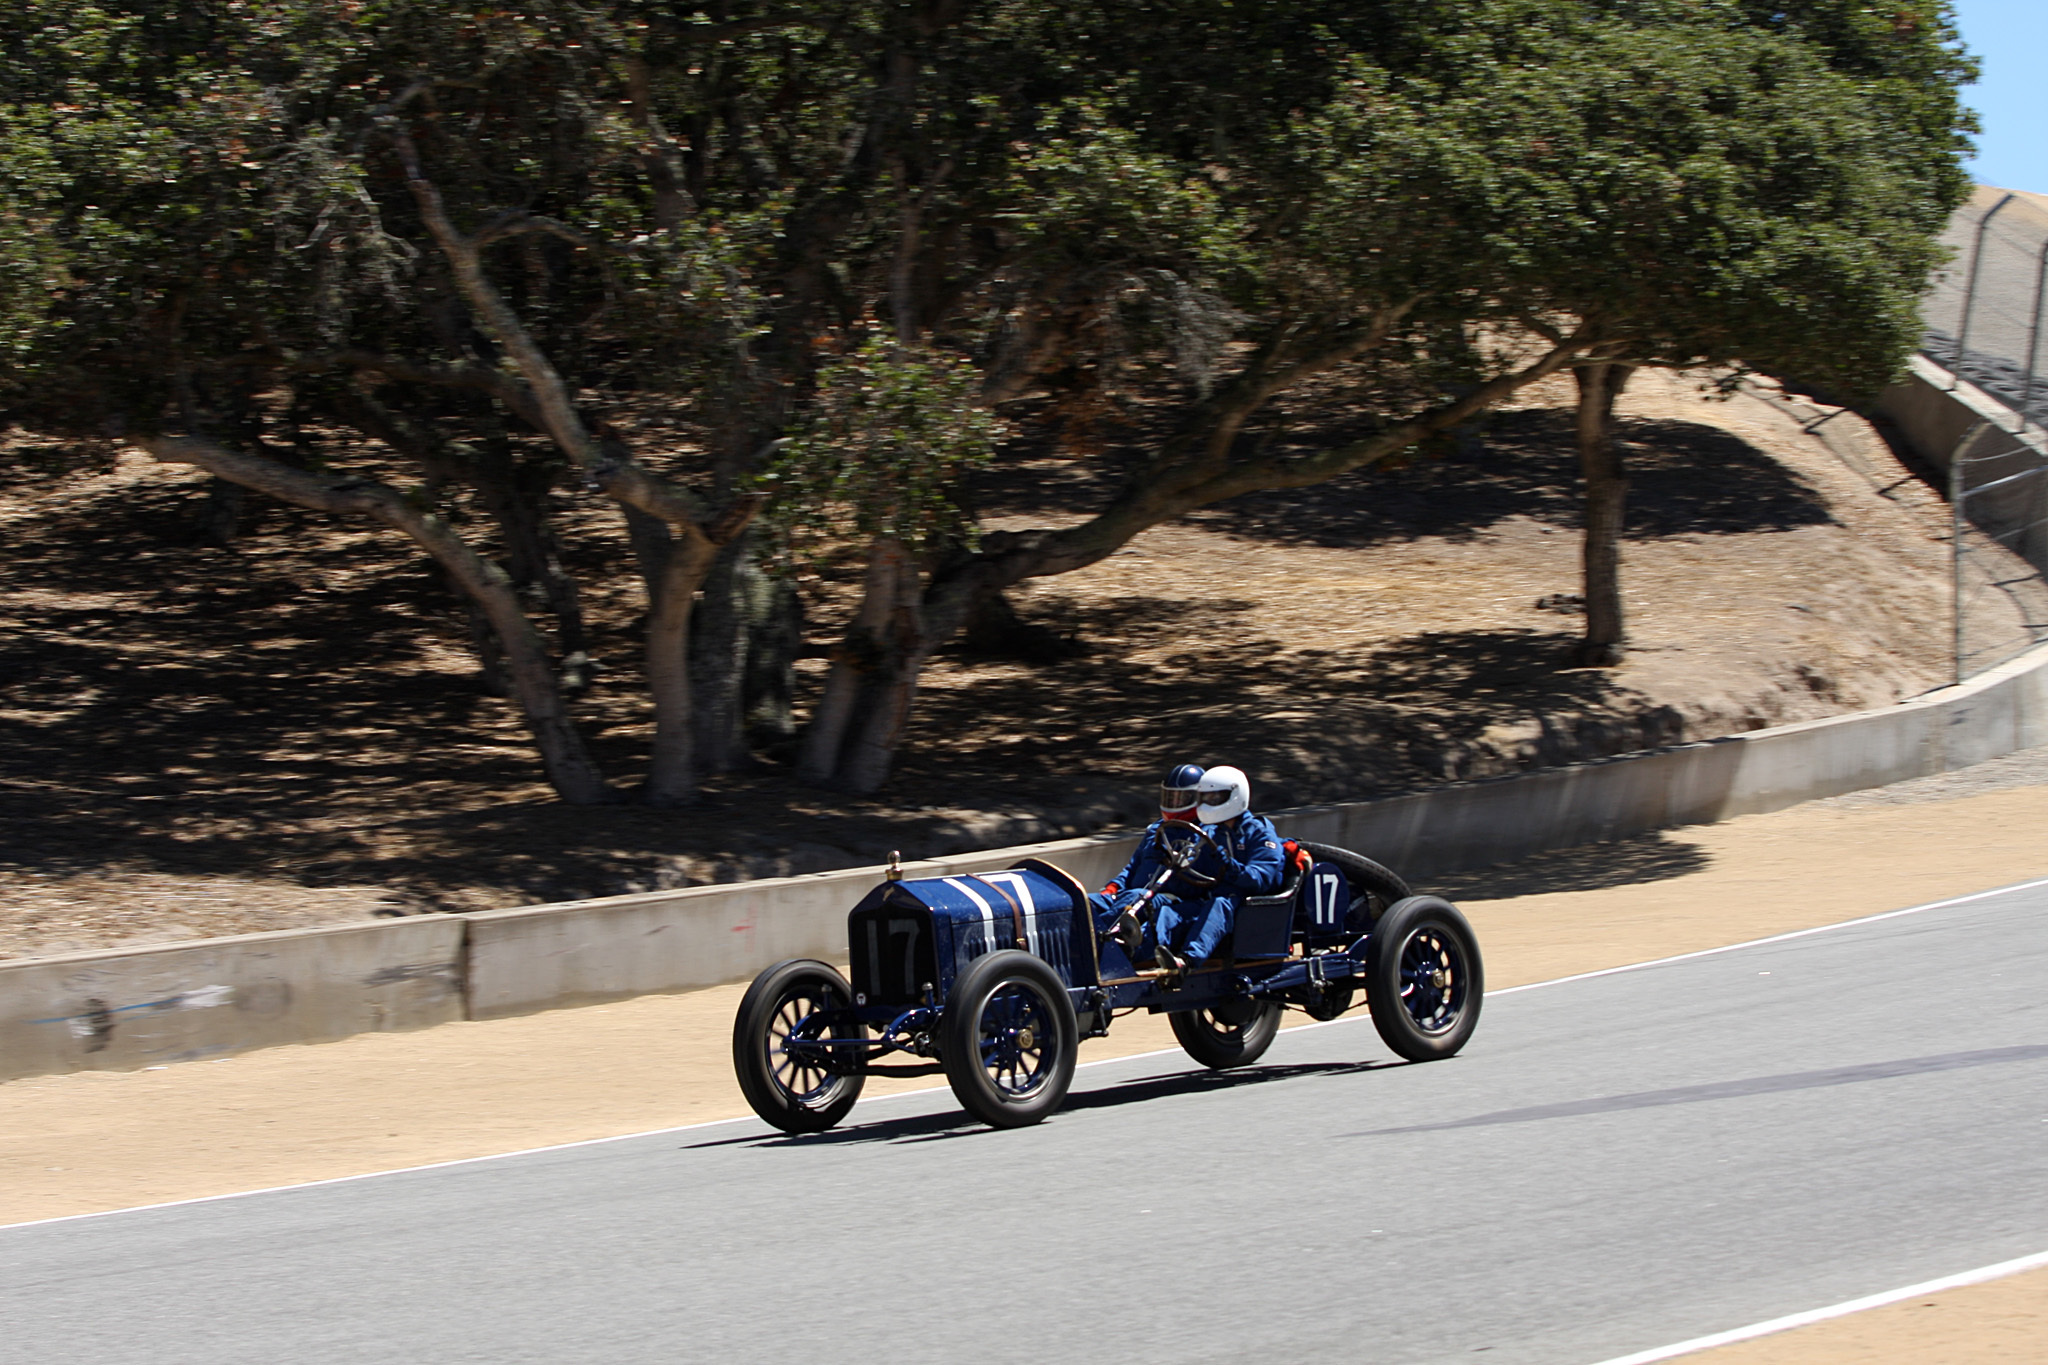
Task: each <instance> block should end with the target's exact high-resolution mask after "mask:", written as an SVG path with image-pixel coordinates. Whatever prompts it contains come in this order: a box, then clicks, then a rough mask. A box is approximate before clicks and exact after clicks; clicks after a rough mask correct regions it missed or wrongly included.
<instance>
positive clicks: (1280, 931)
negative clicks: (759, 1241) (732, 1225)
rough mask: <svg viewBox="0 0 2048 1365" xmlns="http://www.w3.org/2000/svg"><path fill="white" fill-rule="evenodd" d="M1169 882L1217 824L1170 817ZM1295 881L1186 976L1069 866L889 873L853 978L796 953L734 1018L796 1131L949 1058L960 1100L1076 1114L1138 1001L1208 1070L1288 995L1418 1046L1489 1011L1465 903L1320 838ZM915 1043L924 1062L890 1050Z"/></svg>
mask: <svg viewBox="0 0 2048 1365" xmlns="http://www.w3.org/2000/svg"><path fill="white" fill-rule="evenodd" d="M1160 828H1161V836H1160V837H1161V842H1162V844H1163V845H1164V846H1165V848H1166V851H1167V858H1166V866H1165V867H1163V868H1162V869H1161V872H1160V876H1159V878H1158V879H1157V880H1156V881H1155V883H1154V886H1155V888H1156V887H1157V886H1158V885H1159V884H1161V883H1162V882H1164V881H1166V879H1168V878H1178V881H1177V882H1176V883H1175V884H1176V885H1177V886H1186V885H1188V884H1189V883H1190V882H1200V881H1202V880H1204V879H1203V878H1201V877H1200V876H1199V875H1198V874H1196V873H1194V872H1193V866H1194V864H1195V862H1196V860H1197V859H1198V857H1199V856H1200V854H1201V852H1202V848H1203V845H1204V844H1206V843H1207V841H1208V836H1207V835H1206V834H1205V833H1204V832H1203V831H1202V829H1201V827H1200V826H1198V825H1193V824H1184V823H1182V822H1179V821H1166V822H1163V823H1162V825H1161V827H1160ZM1298 847H1299V848H1300V849H1301V850H1302V852H1303V854H1304V855H1305V856H1303V857H1300V858H1297V859H1294V860H1292V861H1291V863H1290V866H1289V869H1288V874H1287V880H1286V882H1285V883H1284V884H1283V885H1282V886H1281V888H1280V890H1279V891H1278V892H1277V893H1276V894H1274V895H1271V896H1255V897H1251V898H1249V899H1247V900H1246V901H1245V902H1244V904H1243V906H1242V908H1241V909H1240V910H1239V912H1238V915H1237V921H1236V924H1235V925H1234V927H1233V929H1232V936H1231V941H1230V942H1229V943H1228V944H1226V946H1225V950H1224V951H1223V952H1221V953H1219V954H1218V955H1217V956H1216V957H1215V958H1214V959H1212V960H1210V961H1208V962H1204V963H1198V964H1196V965H1195V966H1194V967H1193V968H1192V969H1190V970H1187V971H1185V972H1166V971H1160V970H1157V969H1154V968H1152V967H1150V966H1149V965H1148V966H1146V967H1142V968H1141V967H1138V966H1137V965H1135V964H1133V963H1132V962H1131V960H1130V959H1129V958H1128V957H1126V956H1125V954H1124V950H1123V948H1122V947H1121V946H1120V945H1119V944H1118V943H1117V941H1116V940H1115V939H1114V938H1111V937H1107V936H1101V937H1098V935H1097V933H1096V928H1095V919H1094V916H1093V915H1092V914H1091V913H1090V907H1089V900H1088V894H1087V891H1086V890H1085V889H1084V888H1083V887H1082V885H1081V884H1080V882H1078V881H1077V880H1075V879H1074V878H1073V877H1071V876H1069V875H1068V874H1067V873H1066V872H1064V871H1062V870H1061V869H1059V868H1057V867H1055V866H1053V865H1052V864H1050V863H1047V862H1042V861H1040V860H1038V859H1035V858H1027V859H1025V860H1024V861H1022V862H1020V863H1018V864H1016V865H1015V866H1014V867H1012V868H1010V869H1009V870H1007V871H1003V872H984V873H978V874H973V875H966V874H963V875H958V876H951V877H929V878H915V879H899V876H898V874H894V873H893V872H892V874H891V876H890V878H889V879H888V880H885V881H884V882H883V883H882V884H881V885H880V886H877V887H876V888H875V889H874V890H873V891H871V892H869V893H868V894H867V895H866V896H865V897H863V898H862V899H861V902H860V904H858V905H856V906H855V907H854V908H853V911H852V913H851V914H849V915H848V917H847V934H848V948H849V958H850V961H851V964H852V978H853V979H852V980H851V981H849V980H847V978H846V977H844V976H842V975H840V974H839V972H838V971H837V970H835V969H834V968H832V967H831V966H829V965H827V964H826V963H823V962H818V961H813V960H809V959H799V960H795V961H789V962H781V963H777V964H776V965H775V966H773V967H770V968H768V969H767V970H766V971H764V972H762V973H761V974H760V975H759V976H758V977H756V978H755V979H754V983H753V985H752V986H750V987H748V989H747V993H746V996H745V997H744V998H743V999H742V1000H741V1001H740V1008H739V1015H738V1018H737V1019H735V1020H734V1023H733V1042H732V1050H733V1067H734V1070H735V1071H736V1072H737V1073H738V1075H739V1082H740V1088H741V1090H742V1091H744V1092H745V1094H746V1097H747V1102H748V1103H749V1104H751V1105H752V1106H753V1107H754V1112H756V1113H757V1114H759V1115H760V1116H761V1117H762V1118H763V1119H765V1120H767V1121H768V1122H769V1123H771V1124H774V1125H775V1126H776V1127H777V1128H781V1129H783V1130H784V1131H786V1132H792V1133H812V1132H819V1131H822V1130H824V1129H826V1128H830V1127H831V1126H832V1125H833V1124H835V1123H837V1122H839V1120H840V1119H842V1118H844V1117H845V1116H846V1113H847V1111H848V1110H849V1109H851V1108H852V1107H853V1102H854V1101H855V1100H856V1099H857V1098H859V1096H860V1091H861V1085H862V1083H863V1081H864V1079H865V1078H866V1077H868V1076H871V1075H917V1074H926V1073H937V1072H940V1071H943V1072H944V1074H945V1076H946V1079H947V1081H948V1082H949V1083H950V1084H951V1085H952V1088H953V1093H954V1094H955V1095H956V1096H958V1098H959V1100H960V1104H961V1106H962V1107H963V1108H965V1109H966V1110H967V1112H968V1113H970V1114H972V1115H973V1116H974V1117H976V1118H978V1119H980V1120H982V1121H983V1122H985V1123H989V1124H993V1125H995V1126H996V1127H999V1128H1012V1127H1019V1126H1021V1125H1024V1124H1028V1123H1036V1122H1038V1121H1039V1120H1040V1119H1042V1118H1044V1117H1045V1116H1046V1115H1047V1114H1049V1113H1051V1112H1052V1111H1053V1110H1054V1109H1057V1108H1058V1107H1059V1105H1060V1102H1061V1101H1062V1100H1063V1099H1064V1098H1065V1097H1066V1093H1067V1086H1068V1085H1069V1083H1070V1082H1071V1081H1072V1080H1073V1075H1074V1058H1075V1052H1076V1049H1077V1047H1078V1045H1079V1043H1080V1041H1081V1040H1082V1039H1083V1038H1098V1037H1101V1036H1103V1035H1104V1034H1106V1033H1107V1032H1108V1031H1109V1026H1110V1021H1111V1020H1112V1018H1114V1017H1115V1016H1116V1015H1117V1014H1118V1013H1120V1012H1126V1011H1130V1010H1136V1009H1143V1010H1148V1011H1150V1012H1152V1013H1155V1014H1157V1013H1164V1014H1166V1015H1167V1017H1168V1020H1169V1022H1170V1023H1171V1024H1172V1026H1173V1032H1174V1036H1175V1037H1176V1038H1177V1039H1179V1040H1180V1044H1181V1046H1182V1047H1184V1048H1186V1049H1187V1052H1188V1055H1189V1056H1191V1057H1193V1058H1194V1059H1195V1060H1196V1061H1198V1062H1200V1063H1202V1065H1204V1066H1208V1067H1231V1066H1243V1065H1245V1064H1246V1063H1249V1062H1252V1061H1255V1060H1257V1058H1258V1057H1259V1056H1260V1054H1262V1053H1263V1052H1265V1050H1266V1048H1267V1047H1268V1046H1269V1045H1270V1044H1271V1043H1272V1041H1273V1038H1274V1035H1275V1034H1276V1033H1278V1032H1279V1028H1280V1016H1281V1014H1282V1012H1283V1011H1284V1010H1286V1009H1287V1008H1289V1007H1293V1008H1296V1009H1301V1010H1305V1011H1307V1012H1308V1013H1309V1014H1310V1015H1312V1016H1314V1017H1315V1018H1317V1019H1335V1018H1336V1017H1337V1016H1338V1015H1340V1014H1342V1013H1344V1011H1345V1010H1347V1009H1349V1008H1351V1007H1352V1005H1353V1004H1354V1003H1355V1001H1356V999H1357V995H1358V993H1359V992H1360V991H1361V990H1363V992H1364V994H1365V998H1366V1003H1367V1005H1368V1006H1369V1007H1370V1009H1371V1012H1372V1019H1373V1023H1374V1025H1375V1026H1376V1027H1377V1028H1378V1029H1379V1033H1380V1037H1381V1038H1383V1039H1385V1040H1386V1043H1387V1046H1388V1047H1390V1048H1392V1049H1393V1050H1394V1051H1395V1052H1396V1053H1398V1054H1400V1055H1401V1056H1403V1057H1406V1058H1408V1059H1409V1060H1411V1061H1418V1062H1420V1061H1430V1060H1433V1059H1435V1058H1439V1057H1448V1056H1450V1055H1452V1054H1453V1053H1455V1052H1457V1051H1458V1049H1459V1048H1461V1047H1463V1046H1464V1045H1465V1040H1466V1039H1468V1038H1470V1037H1471V1036H1472V1029H1473V1027H1474V1026H1475V1025H1476V1024H1477V1023H1478V1022H1479V1005H1480V999H1481V996H1482V994H1483V992H1484V976H1483V970H1482V968H1481V965H1480V960H1479V944H1478V941H1477V940H1476V939H1475V938H1474V937H1473V934H1472V928H1471V926H1470V925H1469V924H1468V923H1466V921H1465V917H1464V916H1463V915H1461V914H1459V913H1458V911H1457V909H1456V907H1454V906H1452V905H1451V904H1450V903H1449V902H1448V901H1444V900H1441V899H1439V898H1437V897H1435V896H1418V895H1414V894H1413V893H1412V892H1411V891H1410V890H1409V888H1408V885H1407V883H1406V882H1404V881H1402V880H1401V879H1400V878H1399V877H1397V876H1395V875H1394V874H1393V873H1392V872H1390V871H1388V870H1387V869H1386V868H1384V867H1382V866H1380V865H1379V864H1378V863H1376V862H1373V861H1372V860H1371V859H1369V858H1365V857H1362V856H1360V855H1359V854H1356V853H1352V852H1350V851H1348V850H1345V849H1340V848H1332V847H1329V846H1327V845H1323V844H1314V843H1306V842H1304V843H1301V844H1299V845H1298ZM897 1054H902V1055H903V1056H904V1057H905V1058H909V1059H916V1060H915V1061H914V1062H912V1063H911V1064H910V1065H907V1066H906V1065H890V1064H888V1063H886V1062H884V1061H883V1060H882V1059H884V1058H890V1057H893V1056H896V1055H897Z"/></svg>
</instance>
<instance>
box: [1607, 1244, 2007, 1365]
mask: <svg viewBox="0 0 2048 1365" xmlns="http://www.w3.org/2000/svg"><path fill="white" fill-rule="evenodd" d="M2044 1267H2048V1251H2042V1252H2037V1253H2035V1254H2034V1255H2032V1256H2021V1257H2019V1258H2018V1259H2017V1260H2011V1261H2000V1262H1999V1263H1998V1264H1997V1265H1987V1266H1979V1267H1978V1268H1977V1269H1975V1270H1965V1271H1963V1272H1962V1273H1961V1274H1959V1275H1944V1276H1942V1277H1941V1278H1940V1279H1938V1280H1922V1281H1921V1282H1920V1283H1919V1284H1909V1285H1907V1286H1906V1287H1905V1288H1903V1289H1887V1290H1886V1291H1885V1292H1884V1293H1882V1294H1869V1295H1865V1296H1864V1297H1863V1298H1860V1299H1850V1300H1849V1301H1848V1302H1846V1303H1837V1304H1830V1305H1829V1306H1828V1307H1826V1308H1814V1309H1809V1310H1808V1311H1807V1312H1804V1313H1789V1314H1787V1315H1786V1316H1784V1317H1782V1318H1772V1319H1771V1320H1770V1321H1769V1322H1753V1323H1751V1324H1750V1325H1749V1326H1747V1327H1736V1328H1733V1329H1731V1330H1729V1331H1726V1332H1716V1333H1714V1335H1712V1336H1710V1337H1694V1338H1693V1339H1692V1340H1691V1341H1679V1342H1673V1343H1672V1344H1671V1345H1669V1346H1659V1347H1656V1348H1655V1349H1653V1350H1648V1351H1637V1352H1636V1353H1635V1354H1634V1355H1632V1356H1616V1357H1614V1358H1613V1359H1612V1360H1603V1361H1601V1362H1599V1365H1650V1362H1651V1361H1654V1360H1670V1359H1671V1358H1672V1357H1674V1356H1686V1355H1691V1354H1693V1353H1694V1352H1695V1351H1711V1350H1713V1349H1714V1348H1715V1347H1716V1346H1732V1345H1733V1344H1735V1343H1736V1342H1738V1341H1750V1340H1753V1339H1754V1338H1756V1337H1767V1336H1771V1335H1773V1334H1775V1333H1778V1332H1789V1331H1791V1330H1792V1329H1793V1328H1795V1327H1806V1326H1810V1325H1811V1324H1813V1323H1816V1322H1826V1321H1827V1320H1828V1319H1829V1318H1845V1317H1848V1316H1849V1315H1850V1314H1851V1313H1861V1312H1862V1311H1864V1310H1865V1309H1866V1308H1882V1307H1884V1306H1885V1305H1886V1304H1888V1303H1899V1302H1902V1301H1904V1300H1906V1299H1916V1298H1919V1297H1920V1296H1921V1295H1922V1294H1939V1293H1940V1292H1941V1291H1942V1290H1944V1289H1961V1288H1962V1287H1963V1286H1964V1285H1966V1284H1983V1283H1984V1282H1985V1281H1986V1280H2002V1279H2004V1278H2005V1277H2006V1276H2008V1275H2018V1274H2020V1273H2021V1272H2022V1271H2027V1270H2040V1269H2043V1268H2044Z"/></svg>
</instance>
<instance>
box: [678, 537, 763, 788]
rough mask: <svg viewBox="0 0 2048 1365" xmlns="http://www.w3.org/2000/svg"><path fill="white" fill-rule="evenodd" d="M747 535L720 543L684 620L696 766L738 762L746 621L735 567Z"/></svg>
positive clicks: (748, 550) (747, 549)
mask: <svg viewBox="0 0 2048 1365" xmlns="http://www.w3.org/2000/svg"><path fill="white" fill-rule="evenodd" d="M752 540H753V537H751V536H745V535H743V536H741V537H739V538H738V539H737V540H734V541H733V542H732V543H731V544H729V545H725V546H723V547H721V548H720V549H719V551H718V554H717V556H716V557H715V558H714V559H713V560H712V562H711V569H710V572H709V573H707V574H706V575H705V577H704V589H703V591H702V592H700V593H699V594H698V595H697V606H696V611H695V612H694V613H693V616H692V620H691V622H690V684H691V687H692V689H693V705H694V706H695V709H696V726H697V755H696V761H697V768H698V771H699V772H702V773H723V772H731V771H733V770H734V769H735V768H739V767H742V766H744V764H745V762H746V757H747V748H746V736H745V734H744V733H743V730H742V724H741V722H742V714H741V712H742V707H743V703H742V701H741V689H742V686H743V680H744V678H745V674H746V663H747V621H746V617H745V613H744V611H743V604H742V603H741V601H740V596H739V587H740V576H741V570H742V568H743V567H744V565H745V563H746V560H747V558H748V556H749V555H750V554H752V552H753V547H752Z"/></svg>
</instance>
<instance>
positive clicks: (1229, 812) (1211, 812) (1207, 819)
mask: <svg viewBox="0 0 2048 1365" xmlns="http://www.w3.org/2000/svg"><path fill="white" fill-rule="evenodd" d="M1195 790H1196V791H1197V792H1200V793H1201V798H1200V799H1201V804H1200V805H1198V806H1197V807H1195V817H1196V818H1197V819H1199V820H1200V821H1201V822H1202V823H1203V824H1205V825H1220V824H1222V823H1223V822H1224V821H1225V820H1235V819H1236V818H1237V817H1238V816H1240V815H1243V814H1244V813H1245V812H1246V811H1248V810H1250V809H1251V808H1252V780H1251V779H1250V778H1249V777H1246V776H1245V775H1244V774H1243V773H1242V772H1240V771H1239V770H1238V769H1236V768H1233V767H1230V766H1229V765H1228V764H1226V765H1224V766H1223V767H1220V768H1210V769H1209V770H1208V771H1206V772H1204V773H1203V774H1202V780H1201V781H1200V782H1197V783H1196V784H1195Z"/></svg>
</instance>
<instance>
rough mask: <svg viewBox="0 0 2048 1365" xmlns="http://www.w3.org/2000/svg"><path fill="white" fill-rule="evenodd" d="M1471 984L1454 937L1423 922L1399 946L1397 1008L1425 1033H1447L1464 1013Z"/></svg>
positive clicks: (1462, 956)
mask: <svg viewBox="0 0 2048 1365" xmlns="http://www.w3.org/2000/svg"><path fill="white" fill-rule="evenodd" d="M1470 987H1471V978H1470V971H1469V968H1468V967H1467V965H1466V962H1465V950H1464V948H1463V947H1462V946H1461V945H1460V944H1459V942H1458V940H1457V937H1456V936H1455V935H1453V934H1451V933H1448V932H1447V931H1445V930H1444V929H1443V928H1441V927H1440V926H1438V925H1434V924H1425V925H1423V926H1422V927H1421V928H1419V929H1417V930H1416V931H1415V932H1414V933H1412V934H1410V935H1408V938H1407V941H1406V942H1404V943H1403V944H1402V945H1401V1007H1402V1008H1403V1009H1405V1010H1407V1011H1408V1017H1409V1018H1410V1019H1412V1020H1413V1021H1414V1022H1415V1027H1416V1028H1417V1029H1419V1030H1421V1031H1422V1032H1423V1033H1427V1034H1432V1035H1434V1034H1443V1033H1449V1032H1450V1031H1451V1030H1452V1029H1454V1028H1456V1027H1457V1026H1458V1018H1459V1016H1460V1015H1462V1014H1463V1013H1464V1012H1465V998H1466V995H1467V994H1468V992H1469V990H1470Z"/></svg>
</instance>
